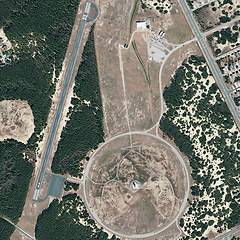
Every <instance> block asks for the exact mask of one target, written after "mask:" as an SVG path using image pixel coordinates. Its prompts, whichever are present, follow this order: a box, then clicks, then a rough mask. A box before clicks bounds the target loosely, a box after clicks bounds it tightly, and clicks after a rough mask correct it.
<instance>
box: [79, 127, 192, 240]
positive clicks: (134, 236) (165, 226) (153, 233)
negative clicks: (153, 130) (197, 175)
mask: <svg viewBox="0 0 240 240" xmlns="http://www.w3.org/2000/svg"><path fill="white" fill-rule="evenodd" d="M130 134H137V135H145V136H150V137H153V138H156V139H158V140H160V141H162V142H164V143H165V144H167V145H168V146H169V147H170V148H171V150H172V151H173V152H174V154H175V155H176V156H177V157H178V159H179V161H180V163H181V165H182V166H183V169H184V171H185V174H186V178H187V179H186V181H187V189H186V192H185V195H184V199H183V201H182V203H181V207H180V209H179V211H178V214H177V216H176V217H175V218H174V219H173V220H172V221H171V222H170V223H168V224H167V225H164V226H163V227H162V228H161V229H158V230H155V231H153V232H149V233H146V234H126V233H121V232H118V231H114V230H113V229H111V228H109V227H108V226H107V225H106V224H105V223H104V222H103V221H102V220H101V219H100V218H99V217H98V215H97V211H96V210H94V209H93V208H92V206H91V205H90V203H89V201H88V194H87V186H86V184H87V183H86V181H87V179H89V178H88V173H89V170H90V167H91V165H92V163H93V161H94V158H95V155H96V154H97V153H98V151H100V150H101V149H102V148H103V147H104V146H105V145H106V144H108V143H109V142H111V141H113V140H114V139H116V138H119V137H122V136H128V135H130ZM111 181H112V180H111ZM189 191H190V179H189V174H188V170H187V166H186V164H185V162H184V160H183V158H182V156H181V155H180V154H179V152H178V151H177V150H176V149H175V148H174V147H173V146H172V145H171V144H170V143H168V142H167V141H166V140H164V139H163V138H161V137H159V136H155V135H152V134H150V133H146V132H141V131H133V132H127V133H122V134H119V135H117V136H114V137H112V138H110V139H108V140H107V141H106V142H104V144H102V145H101V146H100V147H99V148H98V149H97V150H96V151H95V152H94V154H93V155H92V156H91V158H90V160H89V162H88V164H87V166H86V169H85V172H84V176H83V194H84V200H85V205H86V206H87V208H88V210H89V211H90V213H91V215H92V216H93V218H94V219H95V220H96V221H97V222H98V223H99V224H100V225H101V226H103V227H104V228H105V229H106V230H108V231H110V232H112V233H114V234H116V235H118V236H121V237H125V238H144V239H145V238H148V237H153V236H155V235H156V234H159V233H160V232H163V231H164V230H166V229H167V228H168V227H169V226H171V225H172V224H173V223H174V222H175V221H176V220H177V219H178V218H179V216H180V215H181V214H182V212H183V210H184V209H185V206H186V204H187V198H188V196H189Z"/></svg>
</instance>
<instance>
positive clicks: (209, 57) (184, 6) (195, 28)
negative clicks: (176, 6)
mask: <svg viewBox="0 0 240 240" xmlns="http://www.w3.org/2000/svg"><path fill="white" fill-rule="evenodd" d="M179 2H180V5H181V6H182V9H183V12H184V13H185V15H186V17H187V20H188V22H189V24H190V26H191V28H192V30H193V32H194V34H195V36H196V38H197V40H198V43H199V46H200V48H201V50H202V52H203V54H204V56H205V58H206V60H207V62H208V65H209V67H210V69H211V71H212V74H213V76H214V77H215V79H216V82H217V84H218V86H219V88H220V90H221V92H222V94H223V96H224V98H225V100H226V103H227V105H228V107H229V109H230V111H231V113H232V115H233V118H234V120H235V122H236V124H237V126H238V128H239V129H240V116H239V113H238V109H237V107H236V106H235V103H234V101H233V99H232V97H231V95H230V93H229V91H228V89H227V87H226V84H225V83H224V80H223V76H222V74H221V73H220V71H219V68H218V66H217V64H216V62H215V60H214V58H213V57H212V55H211V53H210V51H209V49H208V46H207V44H206V42H205V40H204V38H203V34H202V33H201V32H200V30H199V28H198V25H197V23H196V21H195V19H194V17H193V16H192V11H191V10H190V9H189V8H188V6H187V3H186V1H185V0H179Z"/></svg>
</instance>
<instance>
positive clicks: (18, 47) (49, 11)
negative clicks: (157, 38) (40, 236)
mask: <svg viewBox="0 0 240 240" xmlns="http://www.w3.org/2000/svg"><path fill="white" fill-rule="evenodd" d="M78 5H79V0H58V1H50V0H41V1H40V0H36V1H28V0H21V1H17V0H2V1H1V7H0V28H1V27H3V29H4V32H5V34H6V36H7V37H8V39H9V40H10V41H11V43H12V45H13V51H14V54H16V56H17V59H16V60H15V62H13V63H11V65H8V66H6V67H2V68H0V82H1V85H0V101H2V100H4V99H21V100H27V101H28V103H29V105H30V107H31V109H32V111H33V115H34V123H35V132H34V134H33V135H32V137H31V138H30V140H29V141H28V144H27V145H24V144H21V143H18V142H17V141H13V140H8V141H4V142H0V215H3V216H6V217H7V218H9V219H11V220H12V221H13V222H15V223H16V222H17V221H18V218H19V217H20V216H21V212H22V208H23V206H24V203H25V198H26V194H27V190H28V186H29V181H30V179H31V175H32V171H33V167H32V165H31V164H29V163H28V161H27V159H24V156H23V152H25V151H29V149H30V150H35V149H36V142H37V140H38V139H39V134H40V132H41V130H42V129H43V128H44V126H45V125H46V120H47V116H48V113H49V109H50V106H51V95H52V94H53V93H54V90H55V84H54V83H52V76H53V69H54V66H55V69H56V76H58V75H59V72H60V70H61V66H62V61H63V59H64V55H65V52H66V49H67V45H68V41H69V38H70V34H71V30H72V26H73V23H74V20H75V16H76V12H77V8H78ZM55 81H56V79H55ZM1 224H2V223H1ZM5 225H6V224H4V226H5ZM4 229H6V231H5V230H4ZM9 229H10V230H9ZM0 231H2V232H1V234H6V236H8V234H9V231H10V232H11V231H12V230H11V228H9V227H8V226H6V228H1V227H0ZM0 239H7V237H6V238H2V237H0Z"/></svg>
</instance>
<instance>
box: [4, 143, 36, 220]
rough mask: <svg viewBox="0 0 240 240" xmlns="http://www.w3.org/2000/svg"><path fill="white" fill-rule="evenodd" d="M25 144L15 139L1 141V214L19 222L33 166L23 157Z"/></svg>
mask: <svg viewBox="0 0 240 240" xmlns="http://www.w3.org/2000/svg"><path fill="white" fill-rule="evenodd" d="M24 149H25V145H24V144H22V143H18V142H17V141H15V140H8V141H4V142H0V214H1V215H3V216H5V217H7V218H9V219H11V220H12V221H13V222H15V223H16V222H17V220H18V218H19V217H20V216H21V212H22V208H23V206H24V203H25V198H26V194H27V190H28V184H29V181H30V179H31V175H32V171H33V167H32V165H31V164H30V163H28V162H27V160H25V159H24V158H23V153H22V152H23V151H24Z"/></svg>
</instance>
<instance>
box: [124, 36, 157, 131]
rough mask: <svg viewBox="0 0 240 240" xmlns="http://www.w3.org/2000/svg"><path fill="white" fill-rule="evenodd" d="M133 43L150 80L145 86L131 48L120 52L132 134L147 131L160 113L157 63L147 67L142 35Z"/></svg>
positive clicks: (142, 72)
mask: <svg viewBox="0 0 240 240" xmlns="http://www.w3.org/2000/svg"><path fill="white" fill-rule="evenodd" d="M133 40H134V41H135V43H136V46H137V49H138V52H139V54H140V56H141V58H142V60H143V62H144V65H145V69H146V71H147V73H148V72H149V73H150V74H149V75H150V78H151V81H150V83H148V81H147V80H146V77H145V74H144V71H143V68H142V66H141V64H140V63H139V61H138V59H137V57H136V54H135V52H134V50H133V47H132V46H130V48H129V49H122V59H123V67H124V77H125V86H126V97H127V101H128V113H129V121H130V128H131V130H132V131H134V130H146V129H149V128H150V127H152V125H153V124H154V123H155V122H156V121H157V120H158V118H159V112H160V99H159V98H160V96H159V95H160V93H159V78H158V73H159V64H158V66H156V65H154V64H149V61H148V55H147V44H146V35H145V33H136V34H135V35H134V38H133ZM150 63H152V62H150ZM148 69H149V70H148Z"/></svg>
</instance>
